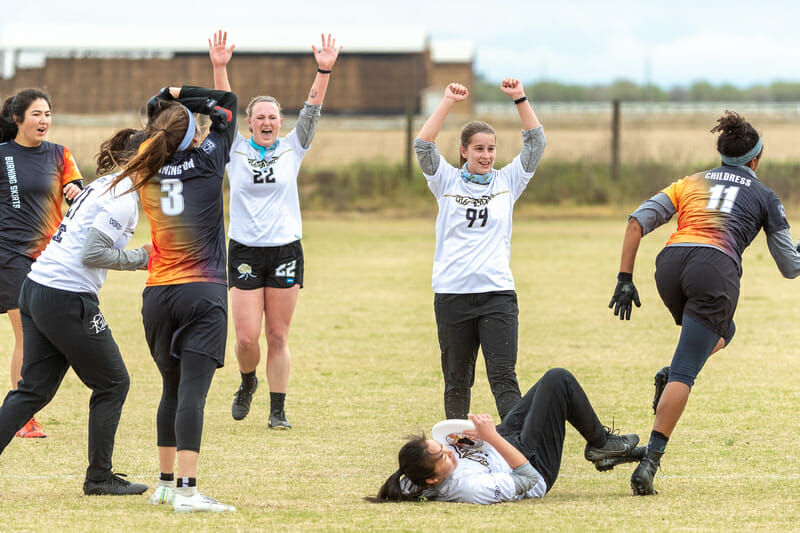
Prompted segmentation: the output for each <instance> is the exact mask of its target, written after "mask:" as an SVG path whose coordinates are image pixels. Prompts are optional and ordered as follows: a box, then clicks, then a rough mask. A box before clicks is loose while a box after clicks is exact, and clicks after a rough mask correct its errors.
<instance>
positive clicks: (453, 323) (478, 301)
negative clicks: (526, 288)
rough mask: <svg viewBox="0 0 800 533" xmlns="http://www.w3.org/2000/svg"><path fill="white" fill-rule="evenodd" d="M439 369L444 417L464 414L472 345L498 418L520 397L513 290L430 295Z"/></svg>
mask: <svg viewBox="0 0 800 533" xmlns="http://www.w3.org/2000/svg"><path fill="white" fill-rule="evenodd" d="M433 309H434V312H435V313H436V326H437V331H438V334H439V347H440V349H441V352H442V373H443V374H444V411H445V415H446V416H447V418H467V413H469V405H470V400H471V393H470V389H472V385H473V383H474V382H475V362H476V360H477V358H478V348H480V349H481V351H482V352H483V358H484V360H485V362H486V377H487V378H488V379H489V386H490V387H491V389H492V394H493V395H494V400H495V404H496V405H497V413H498V414H499V415H500V418H501V419H504V418H505V417H506V414H507V413H508V411H509V410H511V408H512V407H514V405H515V404H516V403H517V402H518V401H519V400H520V398H521V394H520V390H519V383H518V382H517V374H516V370H515V369H516V365H517V337H518V330H519V316H518V315H519V308H518V307H517V294H516V293H515V292H514V291H500V292H486V293H478V294H436V296H435V297H434V300H433Z"/></svg>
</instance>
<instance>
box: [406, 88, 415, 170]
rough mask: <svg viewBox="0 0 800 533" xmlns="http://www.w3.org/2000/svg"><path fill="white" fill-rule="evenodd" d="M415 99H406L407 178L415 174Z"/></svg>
mask: <svg viewBox="0 0 800 533" xmlns="http://www.w3.org/2000/svg"><path fill="white" fill-rule="evenodd" d="M413 164H414V100H413V99H412V98H409V99H408V100H406V179H408V181H411V180H412V178H413V176H414V169H413V167H412V165H413Z"/></svg>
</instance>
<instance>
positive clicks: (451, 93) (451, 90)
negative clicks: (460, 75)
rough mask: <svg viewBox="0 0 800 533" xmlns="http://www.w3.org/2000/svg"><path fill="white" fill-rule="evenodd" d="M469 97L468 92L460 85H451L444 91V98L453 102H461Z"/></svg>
mask: <svg viewBox="0 0 800 533" xmlns="http://www.w3.org/2000/svg"><path fill="white" fill-rule="evenodd" d="M467 96H469V90H468V89H467V88H466V87H465V86H463V85H461V84H460V83H451V84H450V85H448V86H447V88H446V89H445V90H444V98H445V99H446V100H447V99H449V100H452V101H454V102H462V101H464V100H466V99H467Z"/></svg>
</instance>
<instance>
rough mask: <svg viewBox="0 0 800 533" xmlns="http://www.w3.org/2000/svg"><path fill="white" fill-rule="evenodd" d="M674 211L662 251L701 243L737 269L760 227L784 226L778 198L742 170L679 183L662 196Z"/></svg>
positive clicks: (713, 172)
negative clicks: (673, 228)
mask: <svg viewBox="0 0 800 533" xmlns="http://www.w3.org/2000/svg"><path fill="white" fill-rule="evenodd" d="M662 192H663V193H664V194H666V195H667V196H668V197H669V199H670V201H672V205H673V206H675V209H676V210H677V212H678V229H677V230H676V231H675V233H673V234H672V236H670V238H669V240H668V241H667V246H669V245H675V244H701V245H706V246H713V247H715V248H718V249H720V250H722V251H723V252H725V253H726V254H728V255H729V256H730V257H732V258H733V259H734V261H736V263H737V264H738V265H739V266H740V268H741V258H742V253H743V252H744V249H745V248H747V246H748V245H749V244H750V243H751V242H752V241H753V239H754V238H755V237H756V235H758V232H759V230H760V229H761V228H762V227H763V228H764V230H765V231H766V232H767V233H774V232H776V231H779V230H782V229H785V228H788V227H789V223H788V222H787V221H786V216H785V212H784V209H783V206H782V205H781V202H780V200H779V199H778V197H777V195H776V194H775V193H774V192H772V190H771V189H769V188H768V187H766V186H765V185H764V184H763V183H761V182H760V181H759V180H758V178H756V176H755V173H753V172H751V171H750V170H749V169H747V168H745V167H728V166H724V167H719V168H715V169H713V170H709V171H706V172H701V173H698V174H694V175H692V176H687V177H685V178H683V179H680V180H678V181H676V182H675V183H673V184H672V185H670V186H669V187H667V188H665V189H664V190H663V191H662Z"/></svg>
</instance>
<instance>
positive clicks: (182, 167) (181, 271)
mask: <svg viewBox="0 0 800 533" xmlns="http://www.w3.org/2000/svg"><path fill="white" fill-rule="evenodd" d="M227 146H229V144H228V143H226V142H224V141H223V140H222V136H221V134H220V133H217V132H214V131H212V132H211V133H209V135H208V137H207V138H206V140H205V141H204V142H203V144H201V146H200V147H199V148H196V149H193V150H187V151H184V152H178V153H177V154H175V155H174V156H173V157H172V158H171V159H170V160H169V162H168V163H167V165H165V166H164V167H162V168H161V170H160V171H159V173H158V174H157V175H156V176H155V177H153V179H152V180H151V181H150V182H149V183H148V184H147V185H145V186H144V187H142V189H141V191H140V197H141V199H142V208H143V210H144V214H145V216H146V217H147V220H148V221H149V222H150V236H151V240H152V242H153V251H152V253H151V254H150V263H149V265H148V271H149V276H148V278H147V285H148V286H152V285H180V284H183V283H193V282H211V283H222V284H225V283H227V279H226V267H227V264H226V250H225V227H224V222H223V201H222V175H223V172H224V169H225V163H227V157H228V156H227V151H226V148H227Z"/></svg>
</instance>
